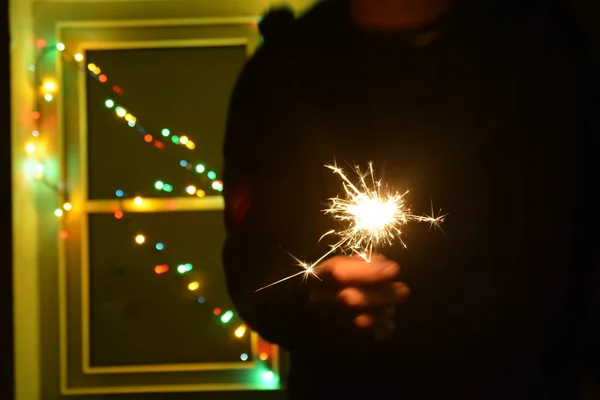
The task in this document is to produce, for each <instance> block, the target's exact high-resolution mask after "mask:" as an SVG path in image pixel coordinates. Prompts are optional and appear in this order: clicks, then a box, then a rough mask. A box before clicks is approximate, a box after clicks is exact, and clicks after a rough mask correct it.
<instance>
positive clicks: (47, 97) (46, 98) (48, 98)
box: [44, 93, 54, 102]
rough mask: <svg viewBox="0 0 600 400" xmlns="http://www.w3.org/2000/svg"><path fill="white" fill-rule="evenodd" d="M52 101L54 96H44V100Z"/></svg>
mask: <svg viewBox="0 0 600 400" xmlns="http://www.w3.org/2000/svg"><path fill="white" fill-rule="evenodd" d="M52 99H54V96H52V95H51V94H50V93H46V94H45V95H44V100H46V101H48V102H50V101H52Z"/></svg>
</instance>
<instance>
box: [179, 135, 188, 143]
mask: <svg viewBox="0 0 600 400" xmlns="http://www.w3.org/2000/svg"><path fill="white" fill-rule="evenodd" d="M188 140H190V139H188V137H187V136H181V137H179V143H181V144H183V145H185V144H186V143H187V142H188Z"/></svg>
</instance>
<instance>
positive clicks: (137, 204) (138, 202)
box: [133, 196, 144, 206]
mask: <svg viewBox="0 0 600 400" xmlns="http://www.w3.org/2000/svg"><path fill="white" fill-rule="evenodd" d="M143 202H144V200H143V199H142V198H141V197H140V196H137V197H136V198H135V199H133V203H134V204H135V205H136V206H139V205H141V204H142V203H143Z"/></svg>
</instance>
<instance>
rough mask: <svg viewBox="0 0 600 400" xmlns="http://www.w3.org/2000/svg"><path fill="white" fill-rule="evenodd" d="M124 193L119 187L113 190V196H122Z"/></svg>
mask: <svg viewBox="0 0 600 400" xmlns="http://www.w3.org/2000/svg"><path fill="white" fill-rule="evenodd" d="M124 194H125V193H124V192H123V191H122V190H121V189H118V190H116V191H115V196H117V197H123V195H124Z"/></svg>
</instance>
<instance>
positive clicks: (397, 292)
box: [338, 282, 410, 309]
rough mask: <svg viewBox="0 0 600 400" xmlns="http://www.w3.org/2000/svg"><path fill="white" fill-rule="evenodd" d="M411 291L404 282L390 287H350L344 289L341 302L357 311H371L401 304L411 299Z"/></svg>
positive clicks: (392, 283)
mask: <svg viewBox="0 0 600 400" xmlns="http://www.w3.org/2000/svg"><path fill="white" fill-rule="evenodd" d="M409 295H410V289H409V288H408V286H407V285H406V284H404V283H402V282H391V283H390V284H389V285H385V286H383V285H380V286H378V287H375V288H370V287H366V288H365V287H363V288H357V287H349V288H346V289H343V290H342V291H341V292H340V293H339V295H338V298H339V300H340V301H341V302H342V303H343V304H345V305H346V306H348V307H351V308H355V309H371V308H381V307H387V306H393V305H396V304H400V303H402V302H404V301H406V299H407V298H408V297H409Z"/></svg>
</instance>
